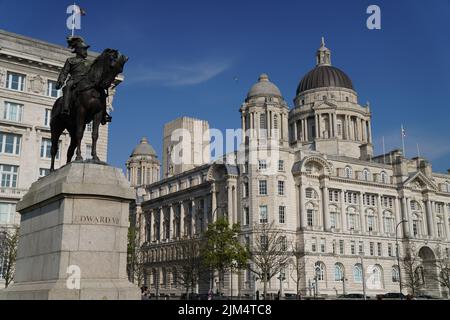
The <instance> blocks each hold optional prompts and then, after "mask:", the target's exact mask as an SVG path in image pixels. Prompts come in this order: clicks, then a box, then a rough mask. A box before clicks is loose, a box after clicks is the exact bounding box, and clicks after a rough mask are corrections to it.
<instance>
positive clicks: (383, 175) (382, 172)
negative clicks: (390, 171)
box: [380, 171, 388, 183]
mask: <svg viewBox="0 0 450 320" xmlns="http://www.w3.org/2000/svg"><path fill="white" fill-rule="evenodd" d="M380 177H381V183H387V182H388V176H387V173H386V172H384V171H381V174H380Z"/></svg>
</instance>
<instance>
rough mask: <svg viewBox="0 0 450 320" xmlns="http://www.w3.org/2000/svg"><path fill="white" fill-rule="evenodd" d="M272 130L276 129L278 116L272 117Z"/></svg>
mask: <svg viewBox="0 0 450 320" xmlns="http://www.w3.org/2000/svg"><path fill="white" fill-rule="evenodd" d="M273 128H274V129H278V115H274V116H273Z"/></svg>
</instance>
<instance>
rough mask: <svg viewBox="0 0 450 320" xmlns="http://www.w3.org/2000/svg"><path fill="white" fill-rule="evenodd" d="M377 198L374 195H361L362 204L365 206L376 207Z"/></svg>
mask: <svg viewBox="0 0 450 320" xmlns="http://www.w3.org/2000/svg"><path fill="white" fill-rule="evenodd" d="M376 199H377V196H376V195H374V194H368V193H366V194H364V195H363V204H364V205H366V206H372V207H374V206H375V205H376Z"/></svg>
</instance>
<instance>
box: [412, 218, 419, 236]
mask: <svg viewBox="0 0 450 320" xmlns="http://www.w3.org/2000/svg"><path fill="white" fill-rule="evenodd" d="M412 227H413V235H414V237H417V236H418V235H419V220H418V219H417V217H415V219H413V225H412Z"/></svg>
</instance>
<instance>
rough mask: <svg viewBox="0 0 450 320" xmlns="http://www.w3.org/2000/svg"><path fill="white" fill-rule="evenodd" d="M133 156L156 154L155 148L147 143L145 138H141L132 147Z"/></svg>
mask: <svg viewBox="0 0 450 320" xmlns="http://www.w3.org/2000/svg"><path fill="white" fill-rule="evenodd" d="M131 156H132V157H134V156H156V152H155V149H153V147H152V146H151V145H150V144H149V143H148V140H147V138H142V139H141V142H140V143H139V144H138V145H137V146H136V148H134V150H133V153H132V154H131Z"/></svg>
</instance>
